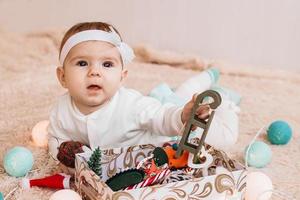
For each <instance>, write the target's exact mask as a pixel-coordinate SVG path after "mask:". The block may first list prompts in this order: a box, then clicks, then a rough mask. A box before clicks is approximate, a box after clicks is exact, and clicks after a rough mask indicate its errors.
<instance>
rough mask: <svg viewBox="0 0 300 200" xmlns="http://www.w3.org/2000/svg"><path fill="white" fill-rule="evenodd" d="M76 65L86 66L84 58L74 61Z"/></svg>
mask: <svg viewBox="0 0 300 200" xmlns="http://www.w3.org/2000/svg"><path fill="white" fill-rule="evenodd" d="M76 65H78V66H80V67H84V66H87V65H88V63H87V62H86V61H84V60H80V61H78V62H77V63H76Z"/></svg>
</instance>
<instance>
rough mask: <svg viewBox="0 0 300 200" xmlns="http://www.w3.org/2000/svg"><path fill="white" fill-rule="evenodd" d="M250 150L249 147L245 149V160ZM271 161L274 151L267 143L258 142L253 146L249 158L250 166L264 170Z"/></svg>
mask: <svg viewBox="0 0 300 200" xmlns="http://www.w3.org/2000/svg"><path fill="white" fill-rule="evenodd" d="M248 148H249V146H247V147H246V149H245V158H246V153H247V149H248ZM271 159H272V151H271V149H270V147H269V146H268V145H267V144H266V143H264V142H261V141H256V142H254V143H253V144H252V145H251V147H250V149H249V152H248V158H247V163H248V165H250V166H252V167H256V168H262V167H265V166H266V165H267V164H268V163H269V162H270V161H271ZM245 160H246V159H245Z"/></svg>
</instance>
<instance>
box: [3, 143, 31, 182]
mask: <svg viewBox="0 0 300 200" xmlns="http://www.w3.org/2000/svg"><path fill="white" fill-rule="evenodd" d="M3 161H4V168H5V171H6V172H7V173H8V174H9V175H11V176H14V177H21V176H25V175H26V174H27V172H29V171H30V170H31V168H32V166H33V155H32V153H31V151H29V150H28V149H27V148H25V147H19V146H17V147H14V148H12V149H10V150H9V151H8V152H7V153H6V154H5V156H4V160H3Z"/></svg>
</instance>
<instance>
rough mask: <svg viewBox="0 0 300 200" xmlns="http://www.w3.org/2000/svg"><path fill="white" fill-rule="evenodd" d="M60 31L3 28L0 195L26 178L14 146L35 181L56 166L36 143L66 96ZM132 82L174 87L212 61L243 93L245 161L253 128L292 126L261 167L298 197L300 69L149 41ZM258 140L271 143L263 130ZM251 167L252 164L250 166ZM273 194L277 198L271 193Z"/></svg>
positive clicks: (224, 81) (235, 151) (29, 193)
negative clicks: (12, 170) (29, 157)
mask: <svg viewBox="0 0 300 200" xmlns="http://www.w3.org/2000/svg"><path fill="white" fill-rule="evenodd" d="M61 37H62V31H51V30H50V31H44V32H34V33H28V34H22V35H17V34H14V33H10V32H6V31H3V30H1V29H0V80H1V84H0V113H1V115H0V143H1V145H0V192H2V193H4V194H5V195H6V194H8V193H9V192H10V191H12V190H13V189H14V188H15V187H16V186H17V185H18V183H19V181H20V179H17V178H13V177H10V176H8V175H7V174H6V173H5V172H4V170H3V164H2V163H3V157H4V154H5V152H6V151H7V150H8V149H10V148H11V147H14V146H16V145H23V146H26V147H27V148H29V149H30V150H31V151H32V152H33V155H34V159H35V163H34V167H33V169H34V170H33V171H32V172H31V173H30V174H29V177H30V178H40V177H43V176H46V175H51V174H53V173H55V172H56V171H57V167H56V166H55V165H54V163H53V162H51V161H49V157H48V155H47V149H46V148H38V147H35V146H34V144H33V142H32V141H31V138H30V132H31V129H32V127H33V126H34V125H35V124H36V123H37V122H39V121H41V120H45V119H47V116H48V114H49V110H50V108H51V105H52V104H53V102H54V101H55V99H56V98H57V97H58V96H59V95H61V94H62V93H64V90H63V89H62V88H61V87H60V85H59V84H58V81H57V79H56V75H55V65H56V63H57V49H58V45H59V42H60V39H61ZM135 51H136V54H137V55H138V58H137V60H136V62H134V63H133V64H131V65H130V66H129V67H128V69H129V77H128V79H127V81H126V86H129V87H132V88H134V89H137V90H139V91H141V92H143V93H144V94H147V93H148V92H149V91H150V90H151V89H152V88H153V87H155V86H156V85H157V84H159V83H162V82H166V83H168V84H169V85H170V86H171V87H176V86H177V85H178V84H180V83H181V82H182V81H183V80H185V79H187V78H188V77H190V76H192V75H193V74H197V73H199V71H201V70H203V69H204V68H206V67H208V66H209V65H214V66H215V67H218V68H219V69H220V70H221V77H220V84H221V85H223V86H226V87H229V88H232V89H234V90H236V91H237V92H239V93H240V94H241V95H242V102H241V113H240V135H239V139H238V143H237V144H236V145H234V146H232V147H231V148H229V149H227V150H226V151H227V152H228V154H229V155H230V156H231V157H233V158H235V159H238V160H239V161H241V162H243V151H244V148H245V147H246V145H247V144H248V143H249V142H250V141H251V139H252V138H253V137H254V135H255V133H256V132H257V131H258V130H259V129H260V128H261V127H262V126H267V125H268V124H269V123H270V122H272V121H274V120H277V119H283V120H285V121H287V122H289V123H290V125H291V126H292V128H293V138H292V140H291V142H290V143H289V144H288V145H285V146H275V145H270V147H271V149H272V152H273V158H272V162H271V163H270V164H269V165H268V166H267V167H265V168H263V169H260V170H261V171H263V172H265V173H266V174H268V175H269V176H270V178H271V179H272V181H273V184H274V187H275V189H278V190H280V191H283V192H286V193H288V194H289V195H291V196H294V197H295V198H296V199H300V190H299V188H300V181H299V180H300V133H299V132H300V95H299V94H300V88H299V84H300V75H299V73H297V72H292V71H283V70H278V69H272V70H271V69H266V68H262V67H255V68H254V67H251V66H232V65H229V64H225V63H224V62H214V63H213V64H212V62H210V61H204V60H203V59H200V58H197V57H196V56H189V55H183V54H177V53H172V52H162V51H157V50H154V49H151V48H147V47H144V46H140V47H136V48H135ZM258 139H259V140H261V141H264V142H267V143H268V141H267V140H266V136H265V134H262V135H261V136H260V137H259V138H258ZM251 170H253V169H251ZM53 192H54V191H53V190H50V189H41V188H32V189H30V190H26V191H25V190H22V189H20V188H18V187H17V188H16V190H15V191H14V192H13V193H12V195H11V196H10V198H9V199H22V200H25V199H28V200H29V199H30V200H32V199H49V196H50V195H51V194H52V193H53ZM272 199H279V198H278V197H275V196H274V197H273V198H272Z"/></svg>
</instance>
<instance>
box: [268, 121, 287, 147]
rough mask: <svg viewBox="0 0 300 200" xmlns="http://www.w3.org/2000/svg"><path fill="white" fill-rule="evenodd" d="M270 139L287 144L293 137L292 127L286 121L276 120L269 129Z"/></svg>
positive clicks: (273, 142) (274, 142) (272, 141)
mask: <svg viewBox="0 0 300 200" xmlns="http://www.w3.org/2000/svg"><path fill="white" fill-rule="evenodd" d="M267 135H268V140H269V141H270V142H271V143H272V144H287V143H288V142H289V141H290V140H291V138H292V129H291V127H290V125H289V124H288V123H287V122H285V121H281V120H278V121H274V122H273V123H272V124H271V125H270V126H269V128H268V130H267Z"/></svg>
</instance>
